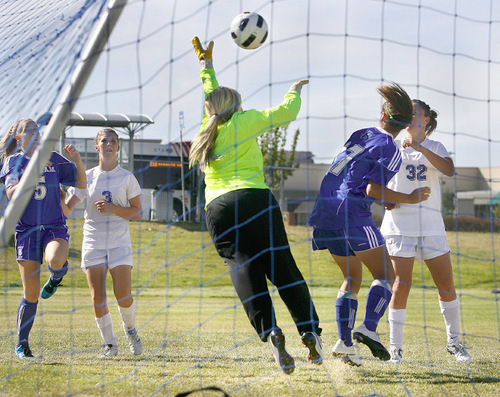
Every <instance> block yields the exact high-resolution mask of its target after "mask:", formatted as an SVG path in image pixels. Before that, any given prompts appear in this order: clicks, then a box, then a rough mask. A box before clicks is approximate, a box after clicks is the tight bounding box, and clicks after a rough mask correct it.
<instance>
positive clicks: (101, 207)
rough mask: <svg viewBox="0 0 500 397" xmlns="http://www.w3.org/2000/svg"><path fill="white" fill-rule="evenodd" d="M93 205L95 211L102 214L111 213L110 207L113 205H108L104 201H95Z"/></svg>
mask: <svg viewBox="0 0 500 397" xmlns="http://www.w3.org/2000/svg"><path fill="white" fill-rule="evenodd" d="M94 205H95V207H96V208H97V211H99V212H101V213H103V212H111V206H112V205H113V204H112V203H108V202H107V201H106V200H99V201H96V202H95V204H94Z"/></svg>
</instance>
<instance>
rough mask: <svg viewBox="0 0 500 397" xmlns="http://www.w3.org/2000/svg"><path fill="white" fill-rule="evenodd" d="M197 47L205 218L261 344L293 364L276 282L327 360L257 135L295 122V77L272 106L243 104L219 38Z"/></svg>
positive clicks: (307, 341)
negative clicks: (219, 65)
mask: <svg viewBox="0 0 500 397" xmlns="http://www.w3.org/2000/svg"><path fill="white" fill-rule="evenodd" d="M193 45H194V49H195V52H196V55H197V56H198V59H199V61H200V64H201V67H202V69H201V73H200V74H201V79H202V82H203V89H204V92H205V114H204V117H203V124H202V129H201V131H200V132H199V133H198V134H197V135H196V136H195V138H194V139H193V142H192V145H191V153H190V156H189V162H190V166H191V167H193V166H195V165H197V164H200V166H201V168H202V169H203V170H204V173H205V184H206V190H205V192H206V222H207V228H208V231H209V232H210V235H211V237H212V240H213V241H214V244H215V247H216V249H217V252H218V253H219V255H220V256H221V257H222V258H224V261H225V263H226V265H227V266H228V268H229V274H230V276H231V280H232V282H233V284H234V287H235V289H236V292H237V293H238V296H239V298H240V300H241V302H242V304H243V307H244V308H245V311H246V313H247V315H248V318H249V320H250V322H251V324H252V325H253V327H254V328H255V331H257V334H258V335H259V337H260V339H261V340H262V341H263V342H266V341H267V342H268V343H269V347H270V349H271V351H272V353H273V355H274V358H275V360H276V362H277V363H278V365H279V366H280V368H281V369H282V370H283V371H284V372H285V373H286V374H290V373H292V372H293V370H294V368H295V362H294V359H293V357H292V356H290V354H289V353H288V352H287V351H286V349H285V336H284V335H283V332H282V331H281V329H280V328H279V327H278V325H277V323H276V317H275V314H274V308H273V303H272V300H271V297H270V295H269V290H268V287H267V280H266V278H267V279H269V280H270V281H271V282H272V283H273V284H274V285H275V286H276V287H277V288H278V292H279V294H280V296H281V298H282V299H283V301H284V302H285V304H286V306H287V308H288V310H289V311H290V314H291V315H292V318H293V320H294V322H295V324H296V326H297V329H298V331H299V333H300V334H301V338H302V342H303V343H304V345H305V346H306V347H307V348H308V349H309V361H310V362H313V363H316V364H321V363H322V346H321V339H320V336H319V335H320V333H321V328H319V326H318V325H319V319H318V315H317V314H316V310H315V308H314V304H313V302H312V299H311V295H310V293H309V289H308V287H307V284H306V282H305V281H304V278H303V277H302V274H301V273H300V270H299V269H298V268H297V265H296V263H295V260H294V258H293V256H292V254H291V251H290V245H289V243H288V238H287V235H286V232H285V227H284V224H283V217H282V214H281V211H280V208H279V205H278V203H277V202H276V199H275V198H274V196H273V194H272V192H271V190H270V189H269V187H268V186H267V185H266V184H265V182H264V176H263V160H262V152H261V150H260V148H259V145H258V143H257V137H258V136H259V135H262V134H263V133H264V132H266V131H268V130H269V129H272V128H275V127H277V126H280V125H284V124H288V123H289V122H290V121H293V120H295V118H296V117H297V114H298V112H299V110H300V105H301V99H300V92H301V89H302V86H303V85H304V84H307V83H308V81H307V80H301V81H297V82H296V83H294V84H293V85H292V87H291V88H290V90H289V91H288V93H287V94H286V95H285V98H284V100H283V102H282V103H281V104H280V105H278V106H276V107H274V108H271V109H267V110H255V109H251V110H247V111H242V109H241V97H240V94H239V93H238V92H237V91H235V90H233V89H231V88H226V87H219V84H218V82H217V80H216V78H215V72H214V70H213V65H212V48H213V42H210V43H209V44H208V46H207V48H206V49H204V48H203V47H202V45H201V44H200V41H199V39H198V38H197V37H195V38H193Z"/></svg>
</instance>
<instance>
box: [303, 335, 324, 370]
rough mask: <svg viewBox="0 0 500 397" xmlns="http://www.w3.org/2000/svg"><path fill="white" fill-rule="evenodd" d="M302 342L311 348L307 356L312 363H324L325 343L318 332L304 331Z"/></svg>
mask: <svg viewBox="0 0 500 397" xmlns="http://www.w3.org/2000/svg"><path fill="white" fill-rule="evenodd" d="M302 343H303V344H304V346H305V347H307V348H308V349H309V357H308V358H307V359H308V360H309V362H310V363H311V364H317V365H321V364H323V344H322V343H321V338H320V336H319V335H318V334H317V333H316V332H304V333H302Z"/></svg>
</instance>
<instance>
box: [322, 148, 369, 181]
mask: <svg viewBox="0 0 500 397" xmlns="http://www.w3.org/2000/svg"><path fill="white" fill-rule="evenodd" d="M364 151H365V148H364V147H363V146H361V145H358V144H355V145H352V146H351V147H350V148H346V149H345V150H344V151H343V152H340V153H339V155H338V156H337V158H336V159H335V161H334V162H333V164H332V166H331V167H330V169H329V170H328V172H329V173H330V174H333V175H335V176H338V175H340V173H341V172H342V170H343V169H344V168H345V167H346V165H347V164H349V162H350V161H351V160H352V159H353V158H354V157H356V156H357V155H358V154H361V153H363V152H364Z"/></svg>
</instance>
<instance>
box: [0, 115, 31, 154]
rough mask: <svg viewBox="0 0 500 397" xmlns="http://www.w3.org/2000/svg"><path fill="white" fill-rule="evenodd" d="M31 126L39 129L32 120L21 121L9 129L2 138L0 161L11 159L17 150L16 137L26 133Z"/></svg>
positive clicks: (0, 142)
mask: <svg viewBox="0 0 500 397" xmlns="http://www.w3.org/2000/svg"><path fill="white" fill-rule="evenodd" d="M30 124H34V125H35V127H38V125H37V123H36V122H35V121H33V120H31V119H28V118H24V119H19V120H18V121H17V122H16V123H15V124H13V125H12V126H11V127H10V128H9V130H8V131H7V133H6V134H5V135H4V136H3V137H2V138H0V151H1V154H0V161H2V162H3V161H5V159H6V158H7V157H9V156H10V155H11V154H12V153H13V152H14V150H16V147H17V141H16V139H15V136H16V135H18V134H20V133H21V132H23V131H25V130H26V128H27V127H28V125H30Z"/></svg>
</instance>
